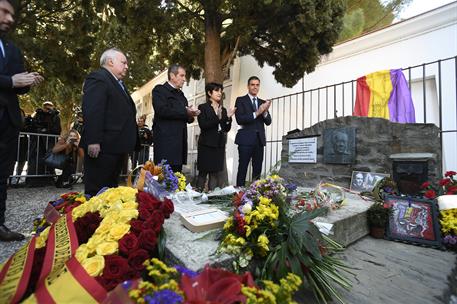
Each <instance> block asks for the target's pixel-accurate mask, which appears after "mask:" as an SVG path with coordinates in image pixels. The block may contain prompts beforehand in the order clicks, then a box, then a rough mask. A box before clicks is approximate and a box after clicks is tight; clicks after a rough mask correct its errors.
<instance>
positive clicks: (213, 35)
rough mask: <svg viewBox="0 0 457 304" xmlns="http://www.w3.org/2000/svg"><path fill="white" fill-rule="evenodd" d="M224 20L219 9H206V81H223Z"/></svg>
mask: <svg viewBox="0 0 457 304" xmlns="http://www.w3.org/2000/svg"><path fill="white" fill-rule="evenodd" d="M221 28H222V20H221V17H220V15H219V13H218V12H217V9H215V10H212V9H211V8H209V9H208V10H206V9H205V75H204V76H205V82H206V83H208V82H217V83H222V82H223V81H224V77H223V75H222V65H221Z"/></svg>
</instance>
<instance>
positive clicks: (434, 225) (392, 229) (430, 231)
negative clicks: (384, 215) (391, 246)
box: [384, 195, 441, 247]
mask: <svg viewBox="0 0 457 304" xmlns="http://www.w3.org/2000/svg"><path fill="white" fill-rule="evenodd" d="M384 201H385V203H386V204H387V205H389V206H390V207H391V208H392V209H391V210H392V212H391V213H390V216H389V224H388V226H387V231H386V234H387V238H389V239H391V240H401V241H407V242H410V243H415V244H425V245H429V246H437V247H440V246H441V234H440V229H439V225H438V210H437V207H436V201H435V200H425V199H416V198H410V197H401V196H393V195H386V196H385V197H384Z"/></svg>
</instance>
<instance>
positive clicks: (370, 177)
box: [349, 171, 390, 192]
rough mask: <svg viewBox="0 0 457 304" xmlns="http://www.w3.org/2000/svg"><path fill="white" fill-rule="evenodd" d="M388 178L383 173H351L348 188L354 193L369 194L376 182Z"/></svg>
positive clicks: (387, 175)
mask: <svg viewBox="0 0 457 304" xmlns="http://www.w3.org/2000/svg"><path fill="white" fill-rule="evenodd" d="M389 176H390V175H389V174H385V173H375V172H363V171H352V178H351V186H350V187H349V188H350V189H351V190H352V191H355V192H364V191H368V192H371V191H373V188H374V186H375V185H376V183H377V182H378V181H380V180H381V179H383V178H384V177H389Z"/></svg>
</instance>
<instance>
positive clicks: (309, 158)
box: [289, 137, 317, 163]
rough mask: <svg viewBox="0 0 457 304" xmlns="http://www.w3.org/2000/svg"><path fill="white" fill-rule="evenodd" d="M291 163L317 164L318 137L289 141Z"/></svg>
mask: <svg viewBox="0 0 457 304" xmlns="http://www.w3.org/2000/svg"><path fill="white" fill-rule="evenodd" d="M289 163H317V137H308V138H294V139H289Z"/></svg>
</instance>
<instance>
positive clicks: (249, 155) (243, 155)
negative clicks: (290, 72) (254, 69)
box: [235, 76, 271, 187]
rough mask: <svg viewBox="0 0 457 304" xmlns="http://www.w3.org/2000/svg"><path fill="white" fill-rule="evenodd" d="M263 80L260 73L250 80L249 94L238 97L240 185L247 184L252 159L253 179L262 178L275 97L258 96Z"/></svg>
mask: <svg viewBox="0 0 457 304" xmlns="http://www.w3.org/2000/svg"><path fill="white" fill-rule="evenodd" d="M259 89H260V80H259V78H258V77H256V76H251V77H250V78H249V79H248V94H247V95H245V96H241V97H238V98H237V99H236V102H235V108H236V111H235V118H236V122H237V123H238V124H239V125H240V127H241V128H240V129H239V130H238V133H237V134H236V137H235V144H237V145H238V157H239V159H238V173H237V176H236V185H237V186H238V187H242V186H244V184H245V182H246V173H247V170H248V165H249V162H250V161H251V160H252V180H256V179H258V178H259V177H260V173H261V172H262V162H263V147H265V145H266V138H265V125H267V126H269V125H270V124H271V116H270V113H269V112H268V109H269V108H270V105H271V100H266V101H265V100H262V99H260V98H258V97H257V94H258V93H259Z"/></svg>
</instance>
